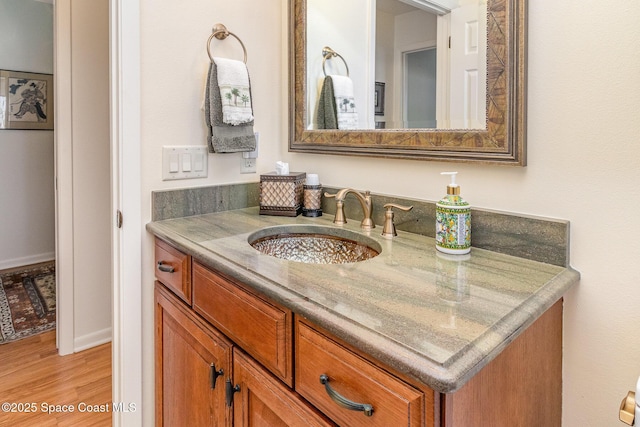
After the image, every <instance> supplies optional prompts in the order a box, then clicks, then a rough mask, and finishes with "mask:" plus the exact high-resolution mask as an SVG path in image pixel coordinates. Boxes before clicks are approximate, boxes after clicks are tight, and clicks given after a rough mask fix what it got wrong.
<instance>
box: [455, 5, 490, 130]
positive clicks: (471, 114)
mask: <svg viewBox="0 0 640 427" xmlns="http://www.w3.org/2000/svg"><path fill="white" fill-rule="evenodd" d="M461 3H462V4H461V6H460V7H458V8H456V9H453V10H451V80H450V83H451V128H452V129H484V128H485V127H486V124H485V123H486V115H487V114H486V108H487V107H486V98H487V91H486V82H487V63H486V61H487V60H486V57H487V37H486V34H487V30H486V29H487V4H486V0H473V1H469V2H461Z"/></svg>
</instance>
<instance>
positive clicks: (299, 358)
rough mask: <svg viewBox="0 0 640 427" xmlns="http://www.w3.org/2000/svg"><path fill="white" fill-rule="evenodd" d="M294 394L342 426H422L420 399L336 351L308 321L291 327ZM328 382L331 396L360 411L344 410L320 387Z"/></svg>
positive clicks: (398, 382)
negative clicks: (368, 411) (368, 407)
mask: <svg viewBox="0 0 640 427" xmlns="http://www.w3.org/2000/svg"><path fill="white" fill-rule="evenodd" d="M295 342H296V391H297V392H298V393H300V394H301V395H302V396H304V397H305V398H307V399H308V400H309V401H310V402H311V403H312V404H314V405H315V406H316V407H318V408H319V409H320V410H321V411H322V412H323V413H325V414H326V415H328V416H329V417H330V418H331V419H332V420H334V421H335V422H336V423H338V424H340V425H345V426H347V425H348V426H402V425H407V426H421V425H424V424H423V423H424V416H425V415H424V411H425V398H424V393H422V392H421V391H419V390H417V389H415V388H413V387H411V386H410V385H408V384H406V383H405V382H403V381H401V380H399V379H397V378H396V377H394V376H392V375H391V374H389V373H388V372H386V371H384V370H382V369H380V368H379V367H377V366H375V365H373V364H371V363H370V362H369V361H367V360H365V359H363V358H362V357H360V356H358V355H357V354H355V353H353V352H352V351H351V350H349V349H347V348H345V347H344V346H342V345H340V344H339V343H337V342H336V341H334V340H333V339H331V338H329V337H327V336H326V335H325V334H323V333H322V332H320V331H318V330H316V329H315V328H314V327H313V326H312V325H311V324H309V323H308V322H307V321H304V320H301V319H300V318H298V319H297V321H296V340H295ZM321 376H326V377H327V378H328V380H329V381H328V385H329V387H331V389H332V390H333V392H334V393H337V394H339V395H340V396H343V397H344V398H346V399H348V400H350V401H353V402H355V403H359V404H367V405H371V407H372V408H373V412H372V413H371V415H370V416H367V415H366V414H365V412H364V411H362V410H351V409H346V408H344V407H342V406H340V405H339V404H338V403H336V399H337V398H336V397H334V398H332V397H331V396H330V395H329V392H330V391H329V390H327V388H326V386H325V385H323V384H322V383H321V379H320V378H321Z"/></svg>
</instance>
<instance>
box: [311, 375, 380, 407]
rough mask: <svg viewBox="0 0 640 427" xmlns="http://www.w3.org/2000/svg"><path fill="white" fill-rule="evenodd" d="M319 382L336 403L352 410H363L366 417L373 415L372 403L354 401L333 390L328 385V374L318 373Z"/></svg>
mask: <svg viewBox="0 0 640 427" xmlns="http://www.w3.org/2000/svg"><path fill="white" fill-rule="evenodd" d="M320 383H321V384H324V388H325V390H326V391H327V394H328V395H329V397H330V398H331V399H332V400H333V401H334V402H336V403H337V404H338V405H340V406H342V407H343V408H345V409H350V410H352V411H361V412H364V414H365V415H366V416H367V417H370V416H372V415H373V406H372V405H369V404H368V403H356V402H353V401H351V400H349V399H347V398H346V397H344V396H341V395H340V394H339V393H338V392H337V391H335V390H334V389H333V388H331V386H330V385H329V376H328V375H325V374H322V375H320Z"/></svg>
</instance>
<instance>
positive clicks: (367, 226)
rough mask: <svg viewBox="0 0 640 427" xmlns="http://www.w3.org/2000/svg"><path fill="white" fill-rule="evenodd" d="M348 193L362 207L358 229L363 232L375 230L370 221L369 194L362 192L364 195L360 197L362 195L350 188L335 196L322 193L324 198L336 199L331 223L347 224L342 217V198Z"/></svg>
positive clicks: (370, 206)
mask: <svg viewBox="0 0 640 427" xmlns="http://www.w3.org/2000/svg"><path fill="white" fill-rule="evenodd" d="M349 193H351V194H353V195H354V196H356V198H357V199H358V201H359V202H360V206H362V213H363V215H364V218H363V219H362V222H361V223H360V227H361V228H362V229H363V230H365V231H370V230H372V229H373V228H375V227H376V226H375V224H374V223H373V220H372V219H371V211H372V205H371V192H369V191H368V190H367V191H365V192H364V195H362V193H360V192H358V191H356V190H354V189H352V188H345V189H343V190H340V191H338V192H337V193H336V194H329V193H324V196H325V197H335V198H336V216H335V218H334V219H333V223H334V224H336V225H344V224H346V223H347V219H346V218H345V216H344V198H345V197H347V194H349Z"/></svg>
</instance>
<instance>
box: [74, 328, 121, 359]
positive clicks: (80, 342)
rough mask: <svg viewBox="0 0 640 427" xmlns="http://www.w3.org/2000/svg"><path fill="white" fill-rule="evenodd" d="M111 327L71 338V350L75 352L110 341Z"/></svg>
mask: <svg viewBox="0 0 640 427" xmlns="http://www.w3.org/2000/svg"><path fill="white" fill-rule="evenodd" d="M111 335H112V332H111V328H105V329H102V330H101V331H96V332H92V333H90V334H87V335H83V336H81V337H76V338H74V340H73V352H74V353H77V352H79V351H82V350H88V349H90V348H92V347H96V346H99V345H101V344H105V343H108V342H111Z"/></svg>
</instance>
